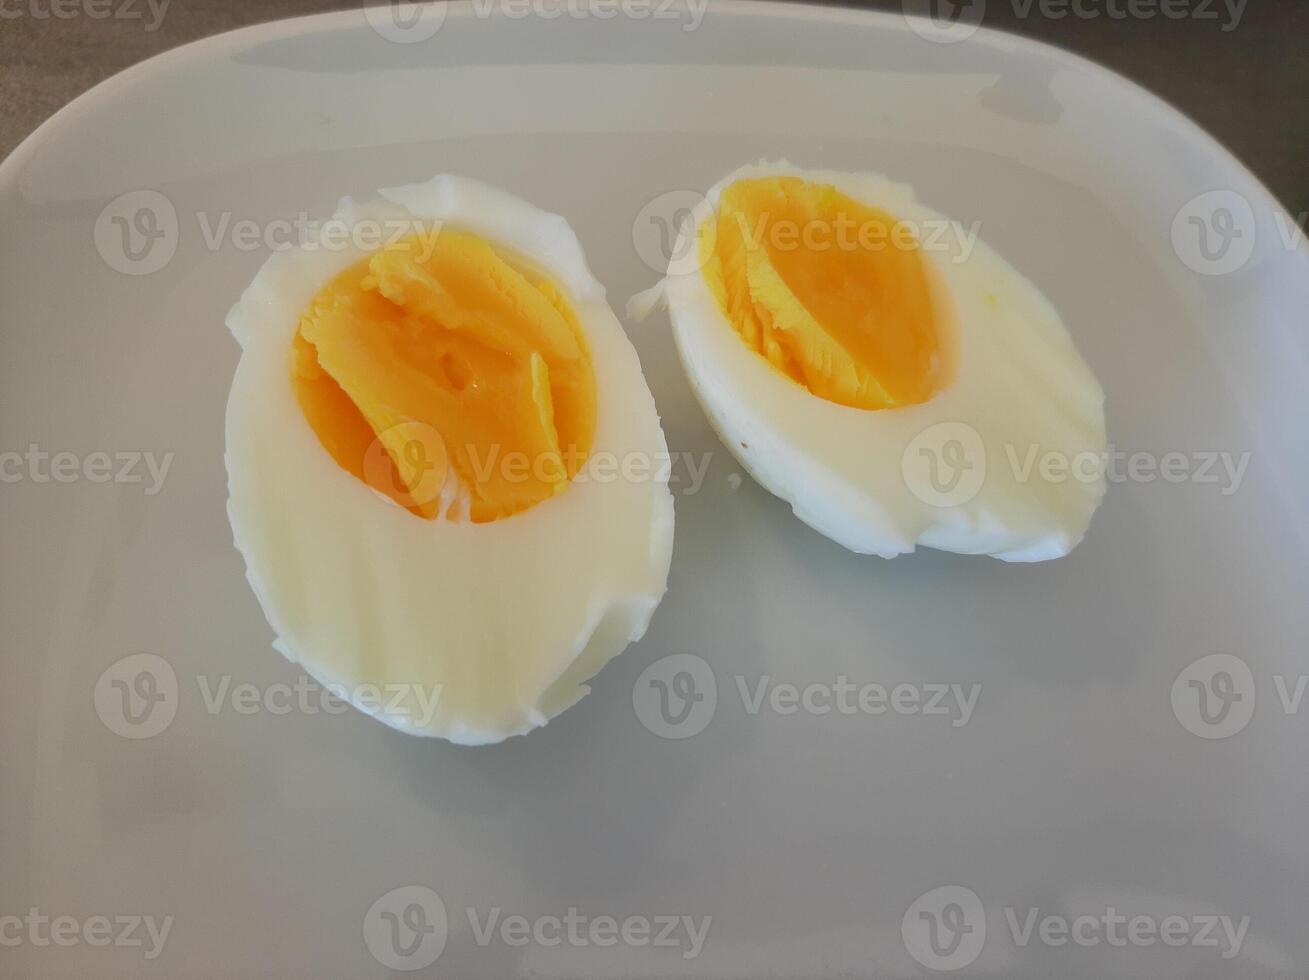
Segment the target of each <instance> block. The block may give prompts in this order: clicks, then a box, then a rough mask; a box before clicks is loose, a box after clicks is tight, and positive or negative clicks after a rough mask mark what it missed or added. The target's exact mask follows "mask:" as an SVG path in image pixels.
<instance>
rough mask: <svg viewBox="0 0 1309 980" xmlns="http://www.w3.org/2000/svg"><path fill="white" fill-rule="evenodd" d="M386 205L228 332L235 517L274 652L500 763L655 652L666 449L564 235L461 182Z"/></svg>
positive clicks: (416, 727)
mask: <svg viewBox="0 0 1309 980" xmlns="http://www.w3.org/2000/svg"><path fill="white" fill-rule="evenodd" d="M380 195H381V196H380V199H378V200H376V201H373V202H371V203H366V204H355V203H353V202H350V201H348V200H347V201H345V202H343V203H342V205H341V207H340V210H339V211H338V213H337V214H336V215H335V216H334V218H333V219H332V221H330V222H326V223H324V224H323V225H322V226H321V227H320V229H319V231H318V234H317V237H314V238H313V239H312V240H306V241H304V242H302V243H300V244H299V246H298V247H296V248H294V249H291V250H288V251H283V252H279V253H277V254H274V255H273V256H272V257H270V258H269V260H268V261H267V262H266V264H265V265H264V267H263V268H262V269H261V270H260V271H259V273H258V275H257V276H256V277H255V279H254V281H253V283H252V284H251V285H250V287H249V288H248V289H247V290H246V292H245V294H244V295H243V296H242V298H241V300H240V302H238V303H237V304H236V306H235V307H234V308H233V309H232V311H231V313H230V314H229V315H228V319H227V323H228V326H229V327H230V329H231V331H232V333H233V334H234V335H235V337H236V339H237V340H238V341H239V343H240V345H241V358H240V362H239V364H238V366H237V369H236V376H235V378H234V380H233V383H232V389H231V395H230V397H229V400H228V406H227V456H226V459H227V470H228V486H229V500H228V514H229V517H230V520H231V525H232V530H233V534H234V537H235V541H236V545H237V547H238V549H239V550H240V552H241V554H242V555H243V556H244V558H245V562H246V568H247V577H248V578H249V580H250V583H251V585H252V587H253V589H254V592H255V595H256V596H257V598H258V600H259V602H260V604H261V606H262V608H263V611H264V613H265V615H266V616H267V619H268V621H269V623H270V624H271V626H272V628H273V630H274V632H275V633H276V640H275V642H274V646H275V647H276V648H277V649H278V650H280V651H281V652H282V653H283V654H285V655H286V656H287V657H288V658H290V659H291V660H292V661H295V662H298V663H300V664H302V665H303V667H304V668H305V670H306V671H308V673H309V674H311V675H312V676H313V677H314V678H316V679H317V680H318V681H320V682H321V683H322V684H324V685H325V686H327V687H328V689H329V690H331V691H332V692H334V693H336V694H338V695H339V696H340V697H342V698H345V699H347V700H349V701H350V702H352V703H354V704H355V705H356V706H357V707H359V708H361V709H362V710H364V711H367V712H368V713H370V714H372V715H374V716H376V717H377V718H379V719H381V720H382V721H384V722H386V723H387V724H389V725H391V726H393V727H395V728H398V729H400V730H402V731H405V732H409V733H412V734H417V735H433V736H440V737H442V738H446V739H449V740H450V741H453V742H459V743H469V744H477V743H487V742H496V741H499V740H501V739H504V738H506V737H507V736H510V735H516V734H521V733H525V732H528V731H530V730H532V729H534V728H537V727H538V726H540V725H543V724H545V723H546V722H547V721H548V720H549V719H551V718H553V717H554V716H556V715H558V714H559V713H560V712H561V711H563V710H565V709H566V708H568V707H569V706H570V705H572V704H574V703H575V702H576V701H578V700H579V699H580V698H581V697H583V696H584V695H585V694H586V693H587V691H588V688H587V686H586V683H585V682H586V681H587V680H588V679H589V678H590V677H592V676H593V675H594V674H595V673H596V672H597V671H599V670H600V668H601V667H603V666H604V664H605V663H606V662H608V661H609V660H610V659H611V658H612V657H614V656H615V655H617V654H618V653H620V652H621V651H622V650H623V649H624V647H626V646H627V645H628V644H629V643H631V642H633V641H634V640H636V639H639V638H640V637H641V635H642V634H643V633H644V632H645V629H646V627H647V625H648V623H649V622H650V617H651V615H652V614H653V612H654V610H655V607H656V606H657V605H658V604H659V601H660V598H661V597H662V595H663V593H664V589H665V586H666V584H667V578H668V567H669V561H670V557H671V551H672V539H673V502H672V496H671V494H670V493H669V490H668V465H667V461H668V452H667V446H666V444H665V441H664V435H663V431H662V429H661V427H660V423H659V417H658V414H657V413H656V411H655V405H654V400H653V399H652V397H651V395H650V390H649V388H648V387H647V386H646V383H645V379H644V377H643V376H642V373H641V366H640V364H639V362H638V360H637V355H636V351H635V350H634V349H633V347H632V345H631V343H630V342H629V341H628V339H627V336H626V335H625V333H624V332H623V329H622V327H621V325H620V324H619V322H618V320H617V319H616V317H615V316H614V314H613V312H612V311H611V310H610V308H609V306H608V305H607V303H606V302H605V296H604V290H603V288H602V287H601V286H600V285H599V283H597V282H596V280H595V278H594V277H593V276H592V275H591V272H590V270H589V269H588V267H587V264H586V260H585V258H584V256H583V254H582V249H581V246H580V245H579V243H578V240H577V237H576V236H575V235H574V234H573V232H572V230H571V229H570V228H569V226H568V224H567V223H566V222H565V221H564V219H563V218H561V217H559V216H558V215H554V214H548V213H546V212H544V211H541V210H539V209H538V208H536V207H534V206H532V205H530V204H528V203H527V202H525V201H522V200H519V199H518V198H516V197H513V196H512V195H510V194H507V193H505V192H503V191H500V190H497V189H495V188H493V187H490V186H487V185H485V184H482V183H479V182H477V181H474V180H470V179H467V178H461V177H455V176H439V177H436V178H434V179H433V180H431V181H429V182H427V183H423V184H416V185H411V186H406V187H397V188H391V189H388V190H383V191H381V192H380Z"/></svg>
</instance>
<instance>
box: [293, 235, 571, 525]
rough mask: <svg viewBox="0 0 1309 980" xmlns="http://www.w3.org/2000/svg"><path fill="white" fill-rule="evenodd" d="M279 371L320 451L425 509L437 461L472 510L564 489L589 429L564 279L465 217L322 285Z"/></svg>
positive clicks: (510, 508) (436, 485)
mask: <svg viewBox="0 0 1309 980" xmlns="http://www.w3.org/2000/svg"><path fill="white" fill-rule="evenodd" d="M291 379H292V384H293V387H294V389H295V394H296V398H297V400H298V401H299V403H300V407H301V409H302V410H303V412H304V414H305V418H306V419H307V420H308V422H309V424H310V426H311V427H312V428H313V430H314V432H315V433H316V434H317V436H318V439H319V441H320V442H321V443H322V445H323V447H324V448H325V449H326V450H327V451H328V452H329V453H330V454H331V456H332V458H333V459H335V460H336V462H337V463H338V464H339V465H340V466H341V467H342V468H343V469H345V470H347V471H349V472H350V473H353V474H354V475H355V476H356V477H358V478H359V479H360V480H363V481H364V482H365V483H367V484H368V485H369V486H371V487H373V488H374V489H375V490H377V491H379V492H381V493H383V494H385V495H386V496H388V497H390V498H391V499H392V500H394V501H395V502H396V503H398V504H400V505H401V506H403V507H407V508H408V509H409V510H411V511H412V512H413V513H415V514H417V515H419V516H420V517H424V518H427V519H428V520H433V519H435V518H437V517H440V516H441V511H442V494H441V489H442V486H443V485H444V483H445V479H444V477H445V473H446V469H447V467H448V468H449V469H453V470H454V471H455V474H456V475H457V476H458V478H459V481H460V484H461V486H462V487H463V488H464V489H466V490H467V500H468V516H469V518H470V519H471V520H473V521H475V522H479V523H485V522H488V521H494V520H497V519H499V518H502V517H508V516H510V515H511V514H516V513H519V512H520V511H524V510H526V509H527V508H529V507H532V506H533V505H535V504H537V503H540V502H541V501H542V500H545V499H547V498H549V497H552V496H554V495H555V494H558V493H562V492H563V491H564V490H566V489H567V487H568V482H569V481H570V480H571V479H572V478H573V476H575V475H576V473H577V471H578V469H580V467H581V466H582V464H583V463H584V462H585V461H586V457H587V454H588V453H589V452H590V450H591V442H592V439H593V438H594V436H595V420H596V391H595V374H594V368H593V365H592V363H591V354H590V351H589V349H588V348H587V345H586V340H585V337H584V335H583V333H582V330H581V326H580V324H579V323H578V321H577V317H576V315H575V314H574V313H573V311H572V309H571V307H570V306H569V304H568V303H567V301H566V300H565V299H564V297H563V295H562V293H561V292H560V290H559V289H558V288H557V287H556V286H555V285H554V284H553V283H551V282H549V281H547V280H544V279H537V278H528V276H527V275H524V274H523V273H522V272H520V271H519V270H518V269H516V268H514V267H513V266H511V265H509V264H508V263H507V262H506V261H505V260H504V259H503V258H501V257H500V256H499V255H498V254H496V252H495V250H494V249H493V248H492V247H491V246H490V245H489V244H488V243H487V242H486V241H484V240H483V239H481V238H479V237H477V236H476V235H472V234H469V233H466V232H462V231H454V230H450V229H442V230H439V231H436V232H433V233H431V234H421V235H414V236H411V237H409V238H406V239H404V240H402V241H399V242H396V243H394V244H392V245H390V246H388V247H387V248H385V249H382V250H380V251H378V252H375V253H373V255H372V256H370V257H369V258H367V259H364V260H363V261H361V262H359V263H357V264H356V265H354V266H352V267H351V268H349V269H346V270H345V271H344V272H342V273H341V274H340V275H338V276H337V277H336V278H335V279H333V280H332V281H331V282H329V283H328V284H327V285H326V286H324V287H323V289H322V290H321V291H319V293H318V294H317V295H316V296H315V297H314V298H313V300H312V301H311V302H310V303H309V306H308V308H307V309H306V310H305V311H304V313H303V314H302V315H301V317H300V324H299V329H298V330H297V331H296V335H295V340H294V341H293V343H292V349H291ZM453 510H454V507H453V506H451V507H448V508H446V516H447V517H449V518H451V519H454V518H455V517H456V514H455V513H453Z"/></svg>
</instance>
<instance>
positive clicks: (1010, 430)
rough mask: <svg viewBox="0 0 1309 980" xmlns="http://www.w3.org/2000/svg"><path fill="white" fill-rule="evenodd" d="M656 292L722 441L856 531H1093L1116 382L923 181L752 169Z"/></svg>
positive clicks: (884, 536)
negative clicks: (943, 209)
mask: <svg viewBox="0 0 1309 980" xmlns="http://www.w3.org/2000/svg"><path fill="white" fill-rule="evenodd" d="M657 301H663V302H665V303H666V305H667V308H668V310H669V313H670V317H671V321H672V327H673V336H674V338H675V340H676V344H677V349H678V352H679V354H680V356H681V360H682V364H683V366H684V368H685V370H686V374H687V377H688V378H689V380H690V384H691V388H692V389H693V391H694V392H695V395H696V396H697V398H698V399H699V401H700V403H701V405H702V406H703V408H704V411H705V413H706V415H707V416H708V418H709V421H710V423H711V424H712V425H713V427H714V428H715V430H716V431H717V432H718V434H719V436H720V438H721V439H722V441H723V444H724V445H725V446H726V447H727V448H728V449H729V450H730V451H731V453H732V454H733V455H734V456H735V457H736V458H737V459H738V460H739V461H740V463H741V464H742V466H744V467H745V469H746V470H748V471H749V473H750V474H751V475H753V476H754V478H755V479H756V480H757V481H758V482H759V483H760V484H762V485H763V486H764V487H765V488H766V489H768V490H769V491H771V492H772V493H774V494H776V495H777V496H778V497H780V498H782V499H783V500H785V501H786V502H787V503H789V504H790V505H791V507H792V509H793V511H794V512H795V514H796V516H798V517H799V518H800V519H801V520H802V521H804V522H805V523H806V524H809V525H810V526H812V527H813V528H815V529H816V530H818V531H819V532H821V533H822V534H824V535H826V536H827V537H829V538H831V539H832V540H834V541H836V542H838V543H839V544H841V545H844V546H845V547H846V548H849V549H851V550H853V551H856V552H860V553H867V554H876V555H881V556H884V557H892V556H895V555H899V554H903V553H905V552H910V551H913V550H914V549H915V547H916V546H917V545H920V544H921V545H925V546H927V547H931V548H938V549H942V550H945V551H953V552H960V553H964V554H984V555H994V556H995V557H997V558H1002V559H1005V560H1007V561H1041V560H1044V559H1049V558H1057V557H1060V556H1062V555H1065V554H1067V553H1068V552H1069V551H1070V550H1071V549H1072V548H1073V547H1074V546H1075V545H1076V544H1077V543H1078V542H1079V541H1080V540H1081V539H1082V537H1083V535H1084V534H1085V533H1086V530H1087V527H1088V525H1089V524H1090V521H1091V516H1092V514H1093V513H1094V512H1095V510H1096V508H1097V506H1098V505H1099V502H1100V500H1101V497H1102V496H1103V494H1104V490H1105V479H1104V470H1105V461H1106V457H1105V451H1106V440H1105V416H1104V395H1103V392H1102V391H1101V388H1100V385H1099V384H1098V383H1097V381H1096V379H1095V376H1094V375H1093V374H1092V372H1091V370H1090V368H1089V367H1088V366H1087V364H1086V362H1085V361H1084V360H1083V359H1082V357H1081V355H1080V354H1079V353H1078V351H1077V348H1076V347H1075V346H1074V344H1073V340H1072V338H1071V336H1070V335H1069V332H1068V329H1067V328H1066V327H1065V325H1064V323H1063V321H1062V320H1061V319H1060V317H1059V314H1058V313H1057V312H1056V311H1055V309H1054V307H1053V306H1052V305H1051V304H1050V303H1049V301H1047V300H1046V298H1045V297H1044V296H1043V295H1042V294H1041V292H1040V290H1039V289H1037V287H1036V286H1035V285H1034V284H1033V283H1032V282H1030V281H1029V280H1027V279H1026V278H1024V277H1023V276H1022V275H1021V274H1020V273H1019V272H1018V271H1017V270H1016V269H1015V268H1014V267H1013V266H1011V265H1010V264H1009V263H1008V262H1007V261H1005V259H1004V258H1002V257H1001V256H1000V255H999V254H998V253H997V252H995V250H994V249H992V248H989V247H988V246H987V245H986V244H985V242H983V241H980V240H978V239H977V238H976V237H975V236H974V235H972V234H970V233H969V231H968V230H967V229H964V228H963V227H962V226H961V225H959V224H958V223H956V222H952V221H950V220H949V219H947V218H945V217H944V216H943V215H940V214H938V213H936V212H935V211H932V210H931V209H929V208H927V207H925V206H923V205H922V204H920V203H919V202H918V201H917V200H916V199H915V197H914V195H913V192H912V190H911V189H910V188H909V187H907V186H905V185H903V184H899V183H896V182H894V181H891V180H889V179H887V178H885V177H882V176H879V175H876V174H868V173H841V172H835V171H806V170H801V169H799V168H797V167H793V166H790V165H788V164H785V163H778V164H761V165H758V166H749V167H744V168H742V169H740V170H737V171H736V172H734V173H732V174H730V175H729V176H727V177H726V178H724V179H723V180H722V181H720V182H719V183H717V184H716V185H714V187H712V188H711V189H710V190H709V192H708V193H707V194H706V195H705V197H704V199H703V200H702V201H701V202H700V204H699V205H698V206H697V207H695V208H694V209H693V210H692V212H691V214H690V216H689V217H688V218H687V219H686V220H685V221H683V223H682V225H681V230H680V233H679V237H678V241H677V243H676V246H675V247H674V249H673V258H672V261H671V262H670V265H669V269H668V275H667V277H666V278H665V279H664V280H663V281H662V282H661V283H660V284H659V285H658V286H656V287H655V288H654V289H653V290H651V291H649V292H648V293H646V294H643V295H641V296H638V297H635V298H634V301H633V303H632V304H630V305H629V310H630V311H631V312H633V313H634V314H635V315H637V316H641V315H644V314H645V313H646V312H648V311H649V309H650V308H651V307H652V306H653V305H654V304H655V302H657ZM1052 461H1053V462H1052Z"/></svg>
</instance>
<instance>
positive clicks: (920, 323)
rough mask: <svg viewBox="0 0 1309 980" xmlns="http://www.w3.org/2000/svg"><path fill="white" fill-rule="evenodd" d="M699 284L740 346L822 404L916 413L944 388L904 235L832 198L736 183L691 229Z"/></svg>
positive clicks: (915, 253) (797, 188)
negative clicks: (913, 408) (695, 233)
mask: <svg viewBox="0 0 1309 980" xmlns="http://www.w3.org/2000/svg"><path fill="white" fill-rule="evenodd" d="M698 248H699V255H700V258H701V261H702V271H703V275H704V277H705V281H706V282H707V283H708V285H709V288H710V290H711V291H712V292H713V294H714V296H715V298H716V299H717V301H718V304H719V306H720V307H721V309H722V310H723V312H724V314H725V315H726V316H727V319H728V320H729V321H731V323H732V325H733V327H735V329H736V332H737V333H738V334H740V336H741V339H742V340H743V341H744V342H745V344H746V346H748V347H749V348H751V349H752V350H754V351H757V352H758V353H759V354H761V355H762V356H763V357H765V358H767V360H768V362H769V363H770V364H772V365H773V366H774V367H775V368H777V369H778V370H779V371H781V372H782V373H783V374H785V375H787V376H788V377H790V378H792V379H793V380H795V381H796V382H798V383H799V384H801V385H804V386H805V387H806V388H808V389H809V391H810V392H812V393H813V394H815V395H817V396H818V397H820V398H824V399H826V400H828V401H832V402H837V403H838V404H841V405H849V406H852V407H854V408H863V409H880V408H894V407H896V406H899V405H913V404H917V403H919V402H924V401H926V400H927V399H929V398H931V397H932V395H933V394H935V393H936V391H938V390H939V389H940V387H941V386H942V384H943V378H942V372H943V365H942V362H943V360H944V358H943V354H942V346H943V345H942V341H941V334H940V330H939V329H938V325H937V321H936V317H935V315H934V312H933V308H932V299H931V295H930V289H929V285H928V279H927V270H926V268H925V264H924V261H923V257H922V254H921V251H920V249H919V245H918V241H917V238H916V236H915V235H913V234H912V230H911V229H910V228H909V227H908V226H907V225H905V224H904V223H901V222H897V221H896V219H894V218H892V217H891V216H890V215H888V214H886V213H885V212H883V211H880V210H878V209H876V208H872V207H868V206H866V205H863V204H860V203H859V202H858V201H855V200H853V199H851V198H849V197H847V196H845V195H844V194H842V193H840V192H839V191H838V190H837V189H836V188H835V187H832V186H830V185H827V184H815V183H810V182H809V181H806V180H803V179H801V178H799V177H764V178H750V179H742V180H738V181H736V182H734V183H732V184H731V185H729V186H728V187H727V188H726V189H724V191H723V192H722V195H721V197H720V199H719V203H718V211H717V215H716V216H715V217H714V218H711V219H709V220H707V221H705V222H703V223H702V224H701V226H700V229H699V241H698Z"/></svg>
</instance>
